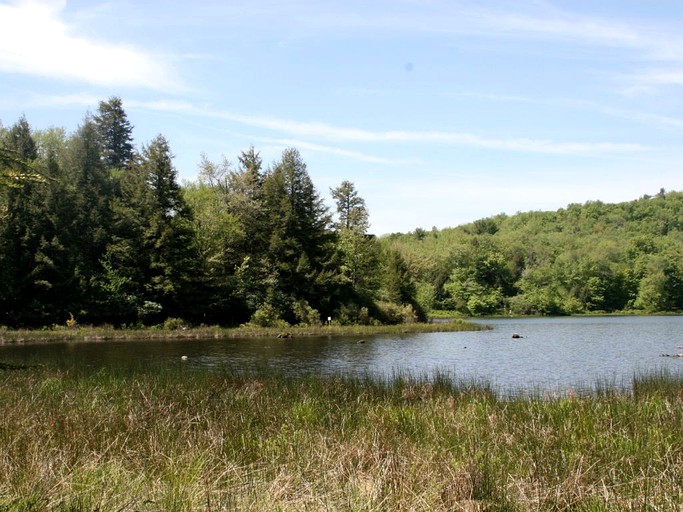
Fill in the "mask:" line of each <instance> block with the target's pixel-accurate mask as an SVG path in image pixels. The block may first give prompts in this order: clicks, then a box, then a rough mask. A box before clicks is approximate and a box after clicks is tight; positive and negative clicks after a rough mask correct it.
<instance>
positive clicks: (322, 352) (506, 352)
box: [0, 316, 683, 392]
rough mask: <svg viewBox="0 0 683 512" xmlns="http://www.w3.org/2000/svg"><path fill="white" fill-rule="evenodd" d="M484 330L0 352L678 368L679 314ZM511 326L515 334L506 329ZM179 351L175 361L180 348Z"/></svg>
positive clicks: (61, 360) (79, 361) (321, 366)
mask: <svg viewBox="0 0 683 512" xmlns="http://www.w3.org/2000/svg"><path fill="white" fill-rule="evenodd" d="M478 321H479V322H481V323H486V324H489V325H491V326H493V330H491V331H483V332H460V333H429V334H410V335H404V336H375V337H368V338H365V339H364V343H359V338H351V337H350V338H304V339H294V340H278V339H245V340H213V339H211V340H180V341H178V340H173V341H145V342H93V343H82V342H79V343H60V344H49V345H25V346H0V361H5V362H14V363H25V362H28V363H43V364H48V365H59V366H62V365H79V366H81V367H91V368H93V369H97V368H99V367H102V366H109V367H122V366H130V365H140V364H141V363H142V364H155V365H166V364H168V365H183V367H184V368H188V369H193V370H197V371H221V372H230V371H236V370H248V369H263V368H268V369H274V370H278V371H284V372H291V373H294V374H305V373H316V374H337V373H359V374H366V373H369V374H374V375H381V376H391V375H392V374H393V373H395V372H396V371H407V372H410V373H413V374H416V375H429V374H432V373H434V372H435V371H440V372H447V373H449V374H450V375H453V376H454V377H456V378H464V379H471V378H473V379H483V380H486V381H488V382H490V383H492V384H493V385H494V386H495V387H497V388H498V389H499V390H502V391H504V392H511V391H523V390H534V391H539V390H543V391H560V392H561V391H565V390H566V389H568V388H576V387H582V388H585V387H590V386H592V385H594V384H596V383H608V384H613V385H622V384H623V385H629V383H630V380H631V378H632V377H633V375H634V374H636V373H642V372H648V371H657V370H661V369H668V370H671V371H672V372H673V373H679V372H683V359H679V358H669V357H661V354H663V353H667V354H677V353H679V352H683V348H681V349H679V348H678V347H679V346H681V345H683V317H682V316H667V317H599V318H598V317H591V318H533V319H496V320H478ZM513 333H519V334H520V335H521V336H523V338H522V339H513V338H512V334H513ZM183 355H185V356H187V357H188V359H187V360H186V361H182V362H181V359H180V358H181V356H183Z"/></svg>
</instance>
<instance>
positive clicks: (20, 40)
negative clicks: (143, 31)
mask: <svg viewBox="0 0 683 512" xmlns="http://www.w3.org/2000/svg"><path fill="white" fill-rule="evenodd" d="M65 6H66V1H65V0H17V1H15V2H12V3H9V4H0V70H2V71H4V72H8V73H22V74H28V75H34V76H43V77H49V78H54V79H59V80H66V81H76V82H83V83H88V84H93V85H98V86H112V87H141V88H146V89H164V90H167V91H168V90H173V89H178V88H179V87H180V81H179V80H178V79H177V77H174V76H173V72H172V69H171V68H170V67H169V66H168V65H167V64H166V63H165V62H164V59H163V58H162V57H161V56H158V55H152V54H149V53H147V52H145V51H144V50H141V49H139V48H136V47H134V46H132V45H129V44H125V43H111V42H107V41H99V40H93V39H88V38H85V37H81V36H79V35H78V34H76V33H75V32H76V30H75V28H74V27H71V26H69V25H68V24H67V23H66V22H65V21H64V20H63V17H62V13H63V10H64V8H65Z"/></svg>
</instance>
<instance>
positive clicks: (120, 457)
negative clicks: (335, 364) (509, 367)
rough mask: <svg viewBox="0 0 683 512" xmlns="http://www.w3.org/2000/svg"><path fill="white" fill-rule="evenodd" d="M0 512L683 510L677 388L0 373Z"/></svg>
mask: <svg viewBox="0 0 683 512" xmlns="http://www.w3.org/2000/svg"><path fill="white" fill-rule="evenodd" d="M0 403H2V404H3V414H2V417H1V418H0V475H2V478H0V510H17V511H18V510H22V511H24V510H84V511H85V510H102V511H106V510H159V511H161V510H163V511H172V510H188V511H189V510H207V511H209V510H256V511H258V510H264V511H266V510H268V511H271V510H281V511H288V510H344V511H346V510H357V511H383V510H387V511H404V510H405V511H407V510H425V511H426V510H430V511H431V510H436V511H439V510H443V511H446V510H463V511H475V510H498V511H510V510H515V511H516V510H519V511H526V510H585V511H592V510H595V511H597V510H615V511H616V510H680V509H681V507H682V506H683V491H682V488H683V480H682V479H683V476H681V475H683V443H682V435H681V431H680V429H681V425H683V379H682V378H680V377H677V376H673V375H669V374H664V373H660V374H656V375H641V376H636V377H634V381H633V386H632V389H630V390H626V391H624V390H621V389H611V390H609V392H607V390H606V389H603V390H601V391H600V392H599V393H593V394H588V393H585V394H577V395H573V394H570V395H568V396H561V397H548V396H538V397H525V398H515V397H508V398H500V395H499V393H497V392H496V390H495V389H493V388H492V387H491V386H489V385H487V384H486V383H485V382H477V381H471V380H470V381H468V380H458V379H454V378H452V376H450V375H447V374H437V375H435V376H431V377H430V376H426V375H425V376H420V375H410V374H401V373H395V374H393V375H390V376H387V377H386V378H384V379H382V378H375V377H370V376H348V375H339V376H337V377H329V378H322V377H319V376H315V375H309V376H300V377H292V376H286V375H277V374H272V373H265V372H242V373H238V374H231V375H217V374H210V375H209V374H205V373H201V372H199V371H193V370H188V369H187V368H184V367H183V366H179V367H177V368H168V367H166V368H162V367H158V368H144V367H139V368H129V369H125V370H107V369H100V370H97V371H92V370H87V369H83V368H63V369H51V368H30V369H25V370H18V371H0Z"/></svg>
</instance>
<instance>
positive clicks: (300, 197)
mask: <svg viewBox="0 0 683 512" xmlns="http://www.w3.org/2000/svg"><path fill="white" fill-rule="evenodd" d="M330 193H331V196H332V199H333V201H334V204H335V206H336V211H334V212H331V211H330V210H329V209H328V208H327V207H326V206H325V203H324V200H323V198H322V197H321V195H320V193H319V192H318V190H317V189H316V187H315V186H314V184H313V182H312V180H311V177H310V175H309V173H308V170H307V166H306V163H305V162H304V161H303V159H302V157H301V155H300V154H299V152H298V151H297V150H296V149H294V148H289V149H286V150H285V151H283V153H282V155H281V158H280V159H279V160H277V161H275V162H273V163H271V164H270V165H268V166H265V165H264V164H263V162H262V159H261V157H260V154H259V153H258V152H257V151H256V150H255V149H254V147H253V146H252V147H250V148H248V149H246V150H245V151H243V152H242V153H241V154H240V155H239V156H238V157H237V163H236V165H233V164H232V163H231V162H229V161H228V160H227V159H225V158H224V159H223V160H222V161H220V162H212V161H210V160H209V159H207V158H206V157H204V156H203V157H202V160H201V163H200V168H199V174H198V178H197V179H196V180H195V181H193V182H190V183H185V184H180V183H179V182H178V173H177V170H176V169H175V167H174V165H173V154H172V151H171V147H170V143H169V142H168V141H167V140H166V138H165V137H164V136H163V135H159V136H157V137H155V138H154V139H153V140H152V141H150V142H148V143H146V144H143V145H142V147H141V149H140V150H137V149H136V146H135V144H134V139H133V126H132V124H131V123H130V121H129V120H128V116H127V114H126V112H125V110H124V108H123V103H122V101H121V99H120V98H119V97H112V98H109V99H108V100H107V101H101V102H100V103H99V107H98V109H97V111H96V112H95V113H94V114H88V115H86V116H85V118H84V120H83V122H82V124H81V125H80V126H79V127H78V129H77V130H76V131H75V132H74V133H67V132H66V131H65V130H64V129H62V128H50V129H46V130H33V129H32V128H31V126H30V124H29V123H28V121H27V120H26V119H25V118H24V117H22V118H21V119H19V120H18V121H17V122H16V123H15V124H14V125H12V126H10V127H7V128H5V127H2V125H0V325H8V326H36V325H50V324H55V323H56V324H63V323H64V322H65V321H66V320H72V321H78V322H81V323H94V324H101V323H110V324H112V325H115V326H120V325H127V326H130V325H149V324H158V323H160V322H163V321H165V320H167V319H174V320H177V319H182V321H186V322H190V323H194V324H202V323H203V324H221V325H239V324H242V323H245V322H250V323H253V324H257V325H261V326H285V325H293V324H307V325H315V324H321V323H323V322H326V321H328V319H332V320H333V321H334V322H338V323H342V324H352V323H358V324H371V323H400V322H413V321H418V320H424V319H425V318H426V315H425V311H424V309H423V308H422V307H421V306H420V304H419V302H418V301H417V288H416V286H415V283H414V282H413V278H412V275H411V273H410V272H409V268H408V265H407V263H406V261H405V260H404V258H403V256H402V255H401V254H400V252H398V251H397V250H394V249H393V248H391V247H389V246H386V245H384V244H383V243H382V242H381V241H380V240H378V239H377V238H375V237H374V236H372V235H370V234H369V233H368V229H369V213H368V210H367V207H366V205H365V201H364V200H363V199H362V198H361V197H360V196H359V194H358V191H357V190H356V189H355V186H354V184H353V183H351V182H349V181H343V182H342V183H341V184H340V185H339V186H338V187H336V188H334V189H332V190H330Z"/></svg>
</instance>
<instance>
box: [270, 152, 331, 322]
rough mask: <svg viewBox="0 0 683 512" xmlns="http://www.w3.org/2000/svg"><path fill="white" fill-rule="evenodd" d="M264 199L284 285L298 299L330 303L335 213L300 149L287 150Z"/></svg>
mask: <svg viewBox="0 0 683 512" xmlns="http://www.w3.org/2000/svg"><path fill="white" fill-rule="evenodd" d="M262 194H263V196H262V197H263V205H264V212H265V215H266V219H265V223H266V229H267V232H268V233H269V245H268V254H267V258H268V261H269V262H270V265H271V268H272V269H273V270H274V271H275V272H276V273H277V279H278V291H279V292H280V294H281V295H282V296H283V297H285V298H286V301H287V304H286V308H287V309H288V311H286V312H285V315H286V316H288V315H289V313H291V307H292V304H293V303H294V302H295V301H297V300H300V299H303V300H306V301H308V302H309V303H310V305H311V306H312V307H314V308H316V309H320V308H325V309H327V308H330V306H331V305H330V286H331V285H332V281H333V279H334V278H333V275H334V270H333V269H331V268H330V261H331V257H332V249H333V245H332V242H333V238H332V233H331V231H330V230H329V225H330V217H329V214H328V211H327V208H326V207H325V206H324V204H323V201H322V200H321V199H320V197H319V195H318V193H317V191H316V189H315V187H314V185H313V182H312V181H311V178H310V176H309V174H308V171H307V169H306V164H305V163H304V162H303V160H302V159H301V156H300V154H299V152H298V151H296V150H295V149H288V150H285V151H284V152H283V154H282V158H281V160H280V161H278V162H277V163H275V164H274V166H273V167H272V168H271V169H270V171H269V172H268V173H266V176H265V178H264V181H263V186H262Z"/></svg>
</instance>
